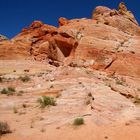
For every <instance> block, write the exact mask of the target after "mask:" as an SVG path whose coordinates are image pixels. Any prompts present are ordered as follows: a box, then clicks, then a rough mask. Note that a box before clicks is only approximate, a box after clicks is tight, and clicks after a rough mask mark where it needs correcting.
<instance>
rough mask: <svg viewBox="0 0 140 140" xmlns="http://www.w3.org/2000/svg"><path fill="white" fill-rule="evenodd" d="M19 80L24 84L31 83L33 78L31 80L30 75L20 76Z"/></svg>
mask: <svg viewBox="0 0 140 140" xmlns="http://www.w3.org/2000/svg"><path fill="white" fill-rule="evenodd" d="M19 79H20V80H21V81H22V82H29V81H30V80H31V78H30V77H29V76H28V75H25V76H20V77H19Z"/></svg>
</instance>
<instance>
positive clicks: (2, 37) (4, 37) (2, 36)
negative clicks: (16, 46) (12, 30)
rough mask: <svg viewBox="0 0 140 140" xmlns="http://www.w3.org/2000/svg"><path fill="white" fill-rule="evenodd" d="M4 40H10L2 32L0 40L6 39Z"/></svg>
mask: <svg viewBox="0 0 140 140" xmlns="http://www.w3.org/2000/svg"><path fill="white" fill-rule="evenodd" d="M4 40H8V38H7V37H6V36H4V35H1V34H0V42H1V41H4Z"/></svg>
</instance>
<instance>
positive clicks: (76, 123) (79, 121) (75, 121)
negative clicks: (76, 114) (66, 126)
mask: <svg viewBox="0 0 140 140" xmlns="http://www.w3.org/2000/svg"><path fill="white" fill-rule="evenodd" d="M73 124H74V125H82V124H84V119H83V118H76V119H75V120H74V123H73Z"/></svg>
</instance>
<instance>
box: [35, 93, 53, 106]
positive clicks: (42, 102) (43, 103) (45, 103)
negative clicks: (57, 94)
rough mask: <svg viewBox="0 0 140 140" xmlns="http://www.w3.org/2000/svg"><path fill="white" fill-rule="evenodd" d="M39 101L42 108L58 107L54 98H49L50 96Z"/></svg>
mask: <svg viewBox="0 0 140 140" xmlns="http://www.w3.org/2000/svg"><path fill="white" fill-rule="evenodd" d="M37 101H38V102H39V103H40V106H41V108H45V107H46V106H49V105H52V106H55V105H56V101H55V100H54V98H52V97H49V96H42V97H41V98H39V99H38V100H37Z"/></svg>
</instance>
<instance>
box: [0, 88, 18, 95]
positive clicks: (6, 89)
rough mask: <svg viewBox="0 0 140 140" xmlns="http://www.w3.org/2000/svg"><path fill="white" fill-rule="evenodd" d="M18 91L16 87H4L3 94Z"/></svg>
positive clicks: (11, 93)
mask: <svg viewBox="0 0 140 140" xmlns="http://www.w3.org/2000/svg"><path fill="white" fill-rule="evenodd" d="M15 92H16V90H15V88H14V87H8V88H3V89H2V91H1V94H6V95H13V94H14V93H15Z"/></svg>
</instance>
